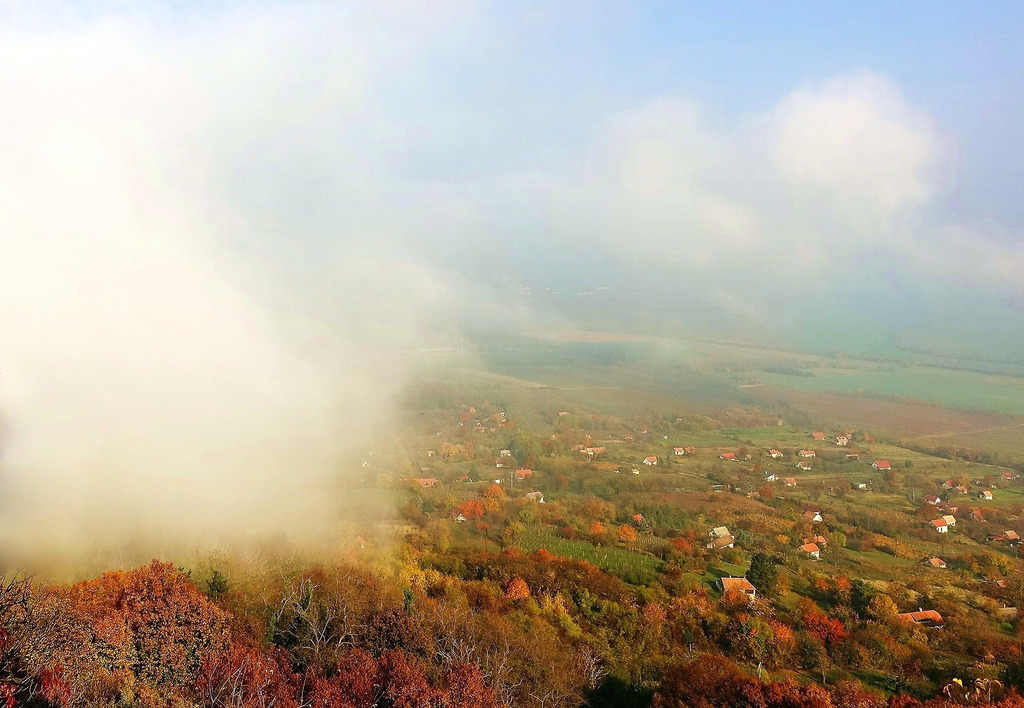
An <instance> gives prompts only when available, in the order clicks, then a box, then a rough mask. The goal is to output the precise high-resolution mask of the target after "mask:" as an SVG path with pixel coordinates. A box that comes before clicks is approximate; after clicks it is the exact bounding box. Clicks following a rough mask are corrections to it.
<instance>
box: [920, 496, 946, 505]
mask: <svg viewBox="0 0 1024 708" xmlns="http://www.w3.org/2000/svg"><path fill="white" fill-rule="evenodd" d="M924 500H925V501H926V502H928V503H929V504H931V505H932V506H935V505H936V504H938V503H940V502H941V501H942V499H941V498H939V497H937V496H935V495H934V494H925V495H924Z"/></svg>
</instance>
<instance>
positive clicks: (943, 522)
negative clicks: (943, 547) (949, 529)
mask: <svg viewBox="0 0 1024 708" xmlns="http://www.w3.org/2000/svg"><path fill="white" fill-rule="evenodd" d="M932 526H934V527H935V528H937V529H941V528H942V527H943V526H949V524H947V523H946V520H945V519H935V520H933V521H932Z"/></svg>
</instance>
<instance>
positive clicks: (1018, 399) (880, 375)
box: [760, 366, 1024, 415]
mask: <svg viewBox="0 0 1024 708" xmlns="http://www.w3.org/2000/svg"><path fill="white" fill-rule="evenodd" d="M808 372H809V373H812V374H813V376H790V375H787V374H779V373H772V372H764V373H762V374H761V375H760V376H761V379H762V380H763V381H764V382H766V383H773V384H777V385H779V386H786V387H789V388H795V389H801V390H805V391H838V392H842V393H864V394H867V395H881V396H904V397H907V398H913V399H916V400H920V401H932V402H936V403H941V404H942V405H944V406H948V407H950V408H960V409H965V410H986V411H996V412H999V413H1010V414H1014V415H1024V379H1021V378H1016V377H1012V376H995V375H990V374H981V373H975V372H971V371H956V370H952V369H940V368H936V367H929V366H885V367H882V366H878V367H868V366H864V367H862V368H861V367H858V368H851V369H810V370H808Z"/></svg>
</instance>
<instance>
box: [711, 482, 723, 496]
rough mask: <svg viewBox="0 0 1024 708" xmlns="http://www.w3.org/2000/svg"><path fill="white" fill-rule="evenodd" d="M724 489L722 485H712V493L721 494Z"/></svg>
mask: <svg viewBox="0 0 1024 708" xmlns="http://www.w3.org/2000/svg"><path fill="white" fill-rule="evenodd" d="M722 489H724V487H723V486H722V485H721V484H712V485H711V491H712V492H714V493H715V494H720V493H721V492H722Z"/></svg>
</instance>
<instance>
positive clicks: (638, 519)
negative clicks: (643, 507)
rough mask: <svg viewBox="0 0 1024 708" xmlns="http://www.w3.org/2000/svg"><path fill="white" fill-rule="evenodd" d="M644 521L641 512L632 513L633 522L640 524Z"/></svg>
mask: <svg viewBox="0 0 1024 708" xmlns="http://www.w3.org/2000/svg"><path fill="white" fill-rule="evenodd" d="M643 522H644V515H643V514H639V513H638V514H633V523H636V524H642V523H643Z"/></svg>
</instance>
